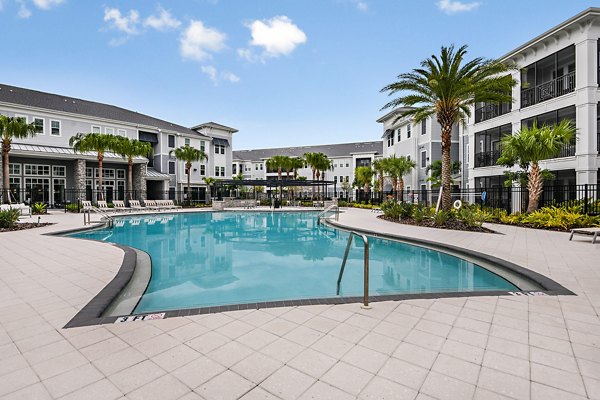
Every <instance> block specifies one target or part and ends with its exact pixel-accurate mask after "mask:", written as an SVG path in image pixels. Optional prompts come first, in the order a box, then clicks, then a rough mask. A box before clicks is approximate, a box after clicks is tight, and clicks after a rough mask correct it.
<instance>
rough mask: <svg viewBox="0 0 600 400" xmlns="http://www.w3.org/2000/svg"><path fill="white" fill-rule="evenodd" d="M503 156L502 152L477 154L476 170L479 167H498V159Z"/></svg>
mask: <svg viewBox="0 0 600 400" xmlns="http://www.w3.org/2000/svg"><path fill="white" fill-rule="evenodd" d="M501 155H502V150H492V151H485V152H481V153H475V168H478V167H491V166H494V165H498V164H497V162H498V159H499V158H500V156H501Z"/></svg>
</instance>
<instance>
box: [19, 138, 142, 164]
mask: <svg viewBox="0 0 600 400" xmlns="http://www.w3.org/2000/svg"><path fill="white" fill-rule="evenodd" d="M11 148H12V149H11V152H10V154H11V155H16V156H31V157H43V158H68V159H71V160H75V159H84V160H91V161H95V160H97V154H96V153H94V152H92V151H86V152H83V153H77V152H75V150H73V149H72V148H71V147H58V146H42V145H39V144H28V143H12V144H11ZM104 160H105V161H107V162H121V163H126V162H127V159H125V157H123V156H120V155H118V154H115V153H112V152H108V151H107V152H106V153H104ZM147 161H148V160H147V159H146V158H145V157H135V158H134V159H133V162H134V163H140V162H147Z"/></svg>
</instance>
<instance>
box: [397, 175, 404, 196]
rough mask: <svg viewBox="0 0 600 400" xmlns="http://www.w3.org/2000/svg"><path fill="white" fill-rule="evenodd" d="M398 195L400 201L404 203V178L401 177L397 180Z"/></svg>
mask: <svg viewBox="0 0 600 400" xmlns="http://www.w3.org/2000/svg"><path fill="white" fill-rule="evenodd" d="M398 193H400V200H402V202H404V195H403V194H404V178H403V177H402V176H401V177H399V178H398Z"/></svg>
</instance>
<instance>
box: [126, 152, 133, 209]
mask: <svg viewBox="0 0 600 400" xmlns="http://www.w3.org/2000/svg"><path fill="white" fill-rule="evenodd" d="M127 167H128V171H127V191H128V192H129V200H133V159H132V158H131V157H129V160H127Z"/></svg>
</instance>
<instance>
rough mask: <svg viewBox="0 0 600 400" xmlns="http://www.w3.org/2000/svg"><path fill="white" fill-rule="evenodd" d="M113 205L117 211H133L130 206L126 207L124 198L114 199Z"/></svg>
mask: <svg viewBox="0 0 600 400" xmlns="http://www.w3.org/2000/svg"><path fill="white" fill-rule="evenodd" d="M113 206H115V207H114V210H115V211H131V209H130V208H129V207H125V202H124V201H123V200H114V201H113Z"/></svg>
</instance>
